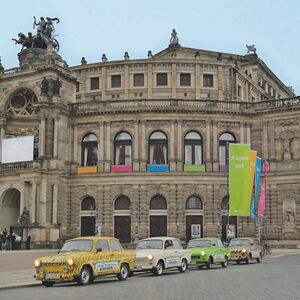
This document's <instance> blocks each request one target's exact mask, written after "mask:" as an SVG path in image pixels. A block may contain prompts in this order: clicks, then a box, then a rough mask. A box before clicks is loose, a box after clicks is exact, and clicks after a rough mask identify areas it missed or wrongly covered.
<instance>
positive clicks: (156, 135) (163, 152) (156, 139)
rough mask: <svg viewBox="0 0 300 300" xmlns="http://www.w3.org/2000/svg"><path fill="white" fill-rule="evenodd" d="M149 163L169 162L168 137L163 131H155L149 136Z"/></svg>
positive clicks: (164, 163)
mask: <svg viewBox="0 0 300 300" xmlns="http://www.w3.org/2000/svg"><path fill="white" fill-rule="evenodd" d="M149 164H151V165H166V164H168V138H167V136H166V135H165V134H164V133H163V132H161V131H155V132H153V133H152V134H151V135H150V138H149Z"/></svg>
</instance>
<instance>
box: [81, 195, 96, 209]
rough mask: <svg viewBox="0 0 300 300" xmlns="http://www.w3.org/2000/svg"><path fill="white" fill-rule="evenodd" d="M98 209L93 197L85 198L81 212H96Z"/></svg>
mask: <svg viewBox="0 0 300 300" xmlns="http://www.w3.org/2000/svg"><path fill="white" fill-rule="evenodd" d="M95 209H96V202H95V199H94V198H93V197H90V196H88V197H85V198H84V199H83V200H82V201H81V210H95Z"/></svg>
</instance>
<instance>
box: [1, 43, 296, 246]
mask: <svg viewBox="0 0 300 300" xmlns="http://www.w3.org/2000/svg"><path fill="white" fill-rule="evenodd" d="M22 51H23V52H22ZM22 51H21V55H19V58H20V60H23V64H22V61H21V62H20V65H21V67H20V68H16V69H12V70H1V71H0V72H1V73H0V126H1V132H0V133H1V139H3V138H7V137H12V136H24V135H34V136H35V141H36V151H37V153H38V154H37V155H36V156H35V159H34V160H33V161H30V162H23V163H11V164H1V167H0V228H3V227H9V226H15V225H16V218H17V217H18V216H19V215H20V214H21V212H22V210H23V208H24V207H27V208H28V209H29V212H30V224H29V225H28V226H27V227H26V232H27V234H31V236H32V237H33V240H34V241H56V240H57V239H58V238H60V239H66V238H71V237H74V236H78V235H80V234H85V233H88V232H90V231H89V230H92V231H94V230H95V227H96V229H98V230H101V234H103V235H109V236H111V235H112V236H113V235H116V236H118V237H120V238H121V240H122V239H123V241H125V242H133V241H134V240H137V239H140V238H145V237H148V236H149V235H153V234H155V233H161V232H164V231H161V230H162V227H164V226H166V228H165V229H166V233H167V234H168V235H170V236H178V237H180V238H181V239H182V240H186V239H188V238H189V237H190V235H191V233H190V229H189V227H190V225H191V224H193V223H196V224H198V223H199V224H200V225H201V232H202V234H203V236H216V235H222V230H223V227H224V225H226V224H225V223H226V222H228V221H229V222H231V221H232V222H233V223H234V224H235V225H236V226H237V227H236V229H237V234H238V235H239V236H247V235H254V234H255V226H254V224H253V221H251V220H250V218H246V217H240V218H238V219H233V220H228V221H225V223H224V220H226V218H227V210H226V207H225V209H224V207H222V201H224V199H225V200H226V197H227V195H228V183H227V182H228V176H227V173H226V172H224V170H225V171H226V168H222V162H221V158H220V155H221V154H220V137H221V136H222V134H224V133H228V134H230V135H231V136H232V137H233V138H234V141H235V142H238V143H248V144H250V145H251V149H253V150H256V151H258V155H259V156H261V157H262V158H263V159H266V160H268V161H269V163H270V174H269V177H268V181H267V187H268V194H267V206H266V217H265V218H264V222H263V225H264V227H263V229H264V233H265V234H266V236H267V237H268V238H269V239H279V240H281V239H300V233H299V228H300V199H299V194H300V193H299V192H300V183H299V182H300V181H299V179H300V151H299V148H300V139H299V132H300V105H299V104H300V99H299V98H298V97H295V95H294V94H293V93H292V92H291V91H290V90H289V89H288V88H287V87H286V86H285V85H284V84H283V83H282V82H281V81H280V80H279V79H278V78H277V77H276V76H275V75H274V74H273V73H272V71H271V70H270V69H269V68H268V67H267V66H266V65H265V63H264V62H263V61H262V60H261V59H260V58H258V57H257V55H256V54H248V55H235V54H227V53H216V52H212V51H204V50H197V49H192V48H185V47H181V46H179V45H176V44H175V45H170V46H169V47H168V48H166V49H165V50H163V51H161V52H159V53H157V54H155V55H150V54H148V58H147V59H129V57H128V56H126V57H125V59H124V60H122V61H108V60H107V59H103V60H102V62H98V63H92V64H89V63H86V62H85V60H84V59H83V60H82V64H81V65H78V66H74V67H67V65H66V63H65V62H64V61H63V60H62V59H61V58H60V56H58V55H57V54H56V53H54V52H53V51H51V49H47V50H43V51H44V52H43V51H42V50H41V51H39V52H41V53H42V54H41V53H39V55H41V56H42V57H40V58H39V57H35V55H36V54H35V53H34V51H31V50H30V49H26V51H25V50H22ZM24 51H25V52H24ZM32 56H33V57H34V58H32ZM31 61H32V62H34V63H32V64H31V63H30V62H31ZM24 62H26V63H24ZM160 74H164V75H160ZM43 78H47V80H53V82H54V80H56V79H57V78H59V82H60V83H61V88H60V91H59V95H52V96H51V95H50V96H49V95H43V93H42V92H41V85H42V80H43ZM49 82H52V81H49ZM28 91H29V92H28ZM19 93H21V94H22V95H24V94H25V95H31V96H30V97H31V98H30V99H31V100H30V99H29V100H28V99H27V98H26V97H27V96H25V98H26V99H27V100H28V103H27V104H25V103H24V101H23V100H22V101H23V102H22V101H21V100H16V99H17V98H18V97H19V96H18V95H19ZM28 93H29V94H28ZM16 95H17V96H16ZM28 97H29V96H28ZM34 97H35V98H34ZM27 100H26V101H27ZM22 105H23V106H22ZM29 108H30V109H29ZM123 132H125V133H127V134H129V136H130V137H131V138H130V140H129V141H127V142H128V144H127V145H128V147H129V148H126V149H127V150H126V149H125V148H122V147H123V146H124V144H122V140H120V141H121V142H120V143H121V144H122V145H123V146H122V147H121V146H120V148H119V149H117V148H118V147H117V143H118V141H117V136H118V134H119V133H123ZM155 132H158V133H160V134H163V135H165V137H166V142H167V143H166V145H167V146H166V148H161V149H166V150H162V151H166V153H165V152H162V153H163V154H161V155H166V157H164V158H165V159H166V161H165V162H164V163H160V164H156V163H155V162H154V161H152V162H151V160H152V158H151V157H152V155H153V153H152V154H151V151H152V150H150V146H149V145H150V143H151V137H152V134H153V133H155ZM190 132H193V133H196V134H198V135H200V140H199V143H200V144H199V145H200V146H199V147H201V162H200V163H199V162H198V163H195V162H192V163H187V161H186V160H187V159H188V158H187V156H188V155H187V151H188V148H187V147H188V146H187V143H188V142H187V141H186V138H185V137H186V136H187V134H188V133H190ZM85 137H89V138H91V137H93V138H94V140H93V141H92V143H94V144H93V145H96V146H95V147H94V150H93V149H92V148H88V147H87V148H85V146H84V145H85V144H84V143H85V140H84V138H85ZM88 142H90V143H91V141H87V143H88ZM156 142H157V140H156ZM124 147H125V146H124ZM91 149H92V150H91ZM122 149H125V150H124V151H125V152H126V151H127V152H126V153H125V154H124V157H122V158H124V159H127V162H126V163H118V160H119V157H121V156H118V154H117V153H119V152H118V151H123V150H122ZM128 149H130V150H128ZM193 149H195V148H193ZM197 149H199V148H197ZM20 150H21V149H20ZM89 151H94V153H93V155H94V158H93V159H94V160H93V161H92V162H90V163H89V162H88V160H89V158H91V156H90V155H92V154H90V152H89ZM128 151H129V152H128ZM197 151H198V150H197ZM197 153H198V152H197ZM199 153H200V152H199ZM95 159H96V160H95ZM153 162H154V163H153ZM152 165H153V166H152ZM161 165H163V167H164V169H155V168H157V167H158V168H160V167H161ZM225 165H226V162H225ZM152 167H153V168H154V171H155V170H156V172H151V170H153V169H151V168H152ZM157 196H158V197H160V198H161V199H164V201H165V203H166V207H164V205H163V204H159V205H161V207H160V206H158V207H156V208H155V207H154V206H155V205H156V204H153V207H151V206H152V202H151V200H152V199H154V198H155V197H157ZM120 197H123V198H124V197H125V198H127V199H129V203H130V204H129V206H128V207H127V206H126V205H125V204H124V206H122V205H123V204H121V202H120V205H121V206H120V207H121V208H120V209H119V208H118V205H119V204H117V202H116V201H117V199H120ZM190 197H194V198H195V199H196V200H195V199H193V201H194V202H193V201H192V202H191V203H194V204H195V203H196V204H195V206H191V207H189V205H188V204H187V203H188V202H187V200H188V199H189V198H190ZM123 198H122V199H123ZM85 199H93V200H89V201H95V203H94V204H92V206H91V207H90V208H89V207H85V204H84V203H83V201H85ZM122 201H123V200H122ZM124 201H125V200H124ZM159 201H160V200H159ZM162 201H163V200H162ZM197 201H198V202H197ZM125 202H126V201H125ZM125 202H124V203H125ZM225 202H226V201H225ZM89 203H93V202H89ZM153 203H154V202H153ZM161 203H163V202H161ZM197 203H198V204H197ZM225 206H226V203H225ZM155 217H156V218H155ZM160 217H161V218H160ZM151 218H152V219H151ZM165 219H166V220H167V223H166V224H165V223H164V220H165ZM123 221H124V224H123V223H122V222H123ZM84 222H86V223H84ZM120 222H121V223H120ZM151 222H154V223H153V224H152V225H151V224H150V223H151ZM155 222H158V223H157V224H155ZM191 222H192V223H191ZM83 223H84V224H83ZM120 224H121V225H120ZM123 225H124V228H126V232H127V233H128V231H130V232H129V237H128V236H127V237H124V235H125V236H126V232H125V233H124V230H123V231H122V226H123ZM126 226H127V227H126ZM151 226H153V228H152V227H151ZM157 226H158V227H159V228H157ZM83 227H84V228H83ZM89 227H92V228H89ZM151 228H152V229H151ZM151 230H152V233H151ZM128 239H129V240H128Z"/></svg>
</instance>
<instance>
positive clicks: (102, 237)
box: [68, 236, 118, 241]
mask: <svg viewBox="0 0 300 300" xmlns="http://www.w3.org/2000/svg"><path fill="white" fill-rule="evenodd" d="M74 240H75V241H76V240H93V241H96V240H97V241H98V240H118V239H116V238H114V237H109V236H80V237H77V238H73V239H69V240H68V241H74Z"/></svg>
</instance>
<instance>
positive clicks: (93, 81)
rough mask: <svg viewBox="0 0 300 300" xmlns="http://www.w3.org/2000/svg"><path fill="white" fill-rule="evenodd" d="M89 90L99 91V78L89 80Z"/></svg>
mask: <svg viewBox="0 0 300 300" xmlns="http://www.w3.org/2000/svg"><path fill="white" fill-rule="evenodd" d="M91 90H99V77H93V78H91Z"/></svg>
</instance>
